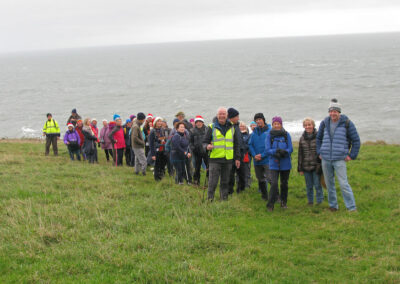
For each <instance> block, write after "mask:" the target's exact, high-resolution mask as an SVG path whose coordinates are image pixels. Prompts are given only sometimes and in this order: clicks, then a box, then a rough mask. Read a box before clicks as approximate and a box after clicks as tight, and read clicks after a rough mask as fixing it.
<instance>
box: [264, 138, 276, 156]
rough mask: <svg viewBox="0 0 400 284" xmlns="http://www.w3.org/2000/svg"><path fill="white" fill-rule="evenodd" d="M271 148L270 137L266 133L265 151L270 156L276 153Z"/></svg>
mask: <svg viewBox="0 0 400 284" xmlns="http://www.w3.org/2000/svg"><path fill="white" fill-rule="evenodd" d="M272 146H273V145H271V136H270V135H269V133H268V135H267V138H265V151H266V152H267V154H268V155H270V156H272V155H274V154H275V153H276V149H273V148H272Z"/></svg>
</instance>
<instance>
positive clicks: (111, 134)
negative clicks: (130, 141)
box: [108, 126, 119, 144]
mask: <svg viewBox="0 0 400 284" xmlns="http://www.w3.org/2000/svg"><path fill="white" fill-rule="evenodd" d="M118 130H119V129H118V126H115V127H114V128H113V130H112V131H111V132H110V133H109V134H108V138H109V139H110V141H111V143H112V144H115V143H116V142H117V141H115V139H114V133H115V132H117V131H118Z"/></svg>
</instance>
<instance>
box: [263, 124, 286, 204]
mask: <svg viewBox="0 0 400 284" xmlns="http://www.w3.org/2000/svg"><path fill="white" fill-rule="evenodd" d="M265 142H266V150H267V153H268V155H269V156H270V158H269V169H270V175H271V190H270V192H269V198H268V203H267V209H268V211H271V212H272V211H273V210H274V205H275V202H276V201H277V197H278V193H279V189H278V180H279V179H280V182H281V184H280V187H281V190H280V192H281V194H280V199H281V207H282V208H284V209H286V208H287V198H288V190H289V185H288V181H289V175H290V169H291V168H292V161H291V157H290V156H291V154H292V152H293V146H292V139H291V137H290V134H289V133H288V132H287V131H286V130H285V129H284V128H283V125H282V118H281V117H280V116H275V117H274V118H272V130H271V131H270V132H269V133H268V135H267V139H266V141H265Z"/></svg>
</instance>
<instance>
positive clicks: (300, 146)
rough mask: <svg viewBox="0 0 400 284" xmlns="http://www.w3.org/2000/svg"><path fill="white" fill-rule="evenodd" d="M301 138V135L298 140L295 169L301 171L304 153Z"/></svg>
mask: <svg viewBox="0 0 400 284" xmlns="http://www.w3.org/2000/svg"><path fill="white" fill-rule="evenodd" d="M302 139H303V137H301V138H300V141H299V153H298V156H297V171H298V172H303V155H304V152H303V146H302V143H301V142H302Z"/></svg>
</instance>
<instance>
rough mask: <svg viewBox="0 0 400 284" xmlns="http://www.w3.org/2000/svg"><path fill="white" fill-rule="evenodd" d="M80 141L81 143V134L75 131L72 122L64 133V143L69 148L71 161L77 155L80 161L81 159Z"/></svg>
mask: <svg viewBox="0 0 400 284" xmlns="http://www.w3.org/2000/svg"><path fill="white" fill-rule="evenodd" d="M79 143H80V138H79V134H78V133H77V132H76V131H75V129H74V125H73V124H72V123H69V124H68V130H67V132H65V135H64V144H65V145H66V146H67V148H68V153H69V157H70V158H71V161H73V160H74V156H75V155H76V159H77V160H78V161H80V160H81V155H80V146H79Z"/></svg>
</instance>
